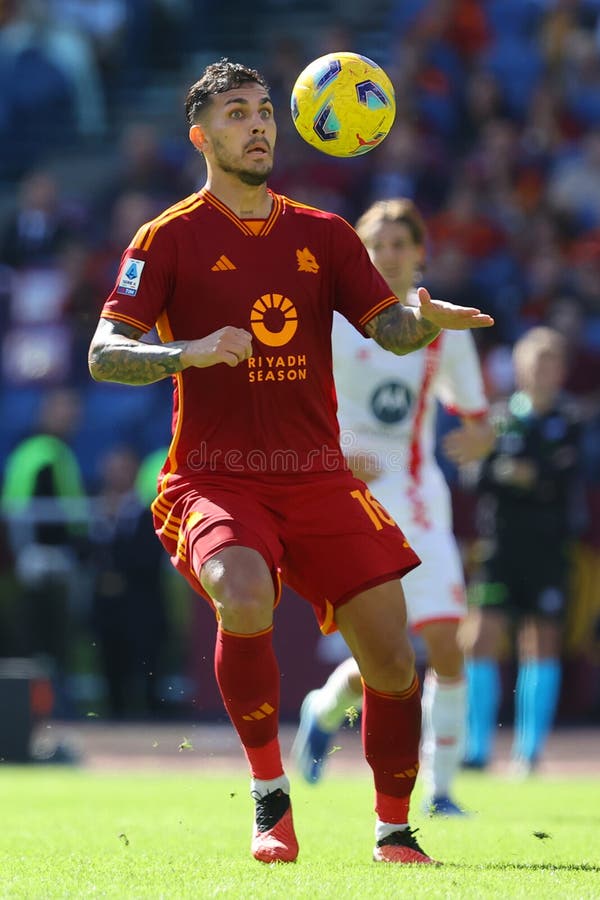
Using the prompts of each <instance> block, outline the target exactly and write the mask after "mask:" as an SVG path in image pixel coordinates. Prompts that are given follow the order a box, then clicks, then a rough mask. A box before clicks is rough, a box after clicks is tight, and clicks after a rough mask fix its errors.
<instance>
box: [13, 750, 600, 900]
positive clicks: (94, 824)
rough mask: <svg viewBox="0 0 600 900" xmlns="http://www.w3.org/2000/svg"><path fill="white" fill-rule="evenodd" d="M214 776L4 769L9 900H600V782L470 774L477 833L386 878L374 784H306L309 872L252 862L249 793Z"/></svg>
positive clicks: (437, 841) (461, 829)
mask: <svg viewBox="0 0 600 900" xmlns="http://www.w3.org/2000/svg"><path fill="white" fill-rule="evenodd" d="M198 763H199V765H198V774H191V773H189V774H185V775H182V774H177V775H173V774H150V773H138V774H136V773H134V774H132V773H131V772H128V773H101V774H100V773H96V772H90V771H86V770H85V769H81V770H77V769H74V770H63V769H57V768H50V767H47V768H42V767H39V768H36V769H33V768H19V767H9V766H2V768H1V769H0V798H1V801H0V810H1V829H0V897H2V898H27V900H37V898H40V900H46V898H48V900H50V898H72V897H73V898H74V897H77V898H78V897H109V898H119V900H124V898H153V900H158V898H178V900H179V898H202V900H204V898H210V897H218V898H239V900H245V898H248V897H251V898H263V897H264V898H286V900H288V898H311V900H314V898H335V900H337V898H359V900H360V898H365V897H369V898H372V900H378V898H411V900H414V898H419V900H421V898H452V900H459V898H479V900H481V898H488V897H498V898H513V897H515V898H516V897H519V898H521V897H522V898H525V897H527V898H536V900H537V898H543V900H548V898H568V900H570V898H600V809H599V804H598V799H599V791H598V783H597V782H596V783H594V781H592V780H572V779H569V780H552V781H551V780H546V779H542V778H540V779H532V780H530V781H527V782H522V783H516V782H511V781H508V780H506V779H500V778H498V777H492V776H489V775H481V774H468V775H467V774H465V775H463V776H461V778H460V780H459V783H458V785H457V795H458V796H460V799H461V801H462V802H463V803H464V804H465V806H466V807H468V808H469V809H471V810H473V812H474V813H475V814H474V815H473V816H472V818H470V819H468V820H460V821H457V820H450V819H446V820H444V819H441V820H438V819H429V818H426V817H424V816H423V815H421V814H419V812H418V811H417V810H418V801H419V798H420V792H419V791H418V790H417V791H416V798H415V802H414V806H415V814H414V815H413V822H412V824H413V826H415V827H419V828H420V832H419V838H420V839H421V842H422V845H423V848H424V849H425V850H426V851H427V852H428V853H430V854H431V855H432V856H434V857H436V858H438V859H440V860H442V861H443V862H444V863H445V865H444V866H443V867H441V868H433V867H427V866H424V867H414V866H413V867H403V866H389V865H375V864H374V863H372V862H371V861H370V854H371V849H372V844H373V821H374V816H373V813H372V811H371V810H372V789H371V781H370V778H369V777H368V776H367V775H363V774H361V775H357V776H354V777H339V776H337V775H332V776H331V777H330V778H329V779H327V780H325V781H324V783H323V784H322V785H318V786H316V787H310V786H307V785H305V784H303V783H302V782H301V780H300V779H299V778H298V777H295V778H294V783H293V802H294V819H295V823H296V830H297V832H298V837H299V840H300V857H299V859H298V862H297V863H296V864H290V865H276V866H265V865H263V864H261V863H257V862H255V861H254V860H253V859H252V858H251V857H250V855H249V841H250V828H251V820H252V804H251V801H250V798H249V796H248V780H247V779H246V778H245V777H243V776H242V775H241V774H240V775H232V776H225V775H221V774H220V775H218V776H217V775H215V776H214V777H212V776H210V774H208V773H207V770H206V768H203V766H202V761H201V760H200V759H199V760H198Z"/></svg>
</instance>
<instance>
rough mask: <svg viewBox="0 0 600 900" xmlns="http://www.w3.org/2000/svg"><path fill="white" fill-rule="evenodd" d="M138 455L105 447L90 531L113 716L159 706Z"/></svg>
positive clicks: (162, 618) (156, 618)
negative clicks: (93, 518)
mask: <svg viewBox="0 0 600 900" xmlns="http://www.w3.org/2000/svg"><path fill="white" fill-rule="evenodd" d="M138 469H139V459H138V457H137V455H136V454H135V453H134V452H133V451H132V450H130V449H128V448H126V447H125V448H118V449H115V450H113V451H111V452H109V453H108V454H107V456H106V457H105V458H104V460H103V463H102V483H101V486H100V491H99V494H98V496H97V498H96V504H97V505H96V513H97V514H96V516H95V520H94V529H93V535H92V546H93V551H92V570H93V582H94V586H93V606H92V620H91V624H92V629H93V631H94V633H95V634H96V635H97V639H98V643H99V648H100V659H101V664H102V673H103V675H104V678H105V680H106V686H107V689H108V707H109V714H110V716H111V717H113V718H116V719H121V718H123V717H125V716H127V715H128V716H131V715H135V714H139V713H143V714H146V715H152V714H155V713H157V712H159V711H160V710H161V709H164V706H161V701H160V698H159V695H158V683H159V678H160V674H161V662H162V661H161V654H162V651H163V649H164V647H165V645H166V640H167V628H166V626H167V617H166V613H165V603H164V597H163V587H162V577H161V573H162V568H163V567H162V553H161V548H160V545H159V544H158V541H157V540H156V536H155V534H154V528H153V525H152V514H151V512H150V507H149V505H147V503H146V502H145V498H144V501H142V499H141V498H140V496H139V495H138V493H137V491H136V489H135V485H136V477H137V474H138Z"/></svg>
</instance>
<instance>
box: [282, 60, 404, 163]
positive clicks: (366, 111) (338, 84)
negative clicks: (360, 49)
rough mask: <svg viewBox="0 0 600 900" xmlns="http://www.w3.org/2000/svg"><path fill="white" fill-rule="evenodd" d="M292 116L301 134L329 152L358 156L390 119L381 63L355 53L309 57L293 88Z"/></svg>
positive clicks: (389, 91) (392, 108) (389, 89)
mask: <svg viewBox="0 0 600 900" xmlns="http://www.w3.org/2000/svg"><path fill="white" fill-rule="evenodd" d="M291 107H292V119H293V122H294V125H295V126H296V129H297V131H298V133H299V134H300V136H301V137H303V138H304V140H305V141H307V142H308V143H309V144H310V145H311V146H312V147H316V148H317V150H322V151H323V153H328V154H329V155H330V156H341V157H350V156H361V155H362V154H363V153H368V151H369V150H372V149H373V147H376V146H377V145H378V144H380V143H381V142H382V140H383V139H384V137H385V136H386V135H387V134H388V132H389V130H390V128H391V127H392V125H393V124H394V117H395V115H396V100H395V97H394V88H393V85H392V82H391V81H390V79H389V78H388V76H387V75H386V73H385V72H384V71H383V69H382V68H381V66H378V65H377V63H375V62H373V60H371V59H368V58H367V57H366V56H361V55H360V54H358V53H346V52H340V53H327V54H326V55H325V56H320V57H319V58H318V59H315V60H313V62H311V63H310V64H309V65H308V66H307V67H306V68H305V69H304V70H303V71H302V72H301V73H300V75H299V76H298V78H297V79H296V83H295V84H294V87H293V89H292V97H291Z"/></svg>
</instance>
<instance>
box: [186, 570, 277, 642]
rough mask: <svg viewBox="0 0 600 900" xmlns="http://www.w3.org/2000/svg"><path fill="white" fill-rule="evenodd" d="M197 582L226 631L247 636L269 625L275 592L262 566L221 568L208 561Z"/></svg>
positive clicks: (271, 581) (269, 575) (266, 571)
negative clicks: (199, 581)
mask: <svg viewBox="0 0 600 900" xmlns="http://www.w3.org/2000/svg"><path fill="white" fill-rule="evenodd" d="M246 562H247V560H246ZM261 562H262V561H261ZM201 580H202V586H203V588H204V590H205V591H206V592H207V594H208V595H209V596H210V597H211V599H212V601H213V603H214V605H215V608H216V610H217V612H218V613H219V616H220V619H221V622H222V624H223V626H224V628H226V629H227V630H230V631H239V632H240V633H251V632H253V631H259V630H261V629H263V628H266V627H267V626H268V625H270V624H271V621H272V617H273V605H274V601H275V590H274V586H273V579H272V577H271V573H270V572H269V570H268V568H267V566H266V564H259V565H252V564H250V565H248V564H242V565H223V564H222V562H221V561H220V560H209V561H208V563H207V564H206V565H205V566H203V568H202V578H201Z"/></svg>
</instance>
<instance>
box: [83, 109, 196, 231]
mask: <svg viewBox="0 0 600 900" xmlns="http://www.w3.org/2000/svg"><path fill="white" fill-rule="evenodd" d="M181 143H182V147H183V141H182V142H181ZM188 143H189V142H188ZM177 150H178V148H177V147H176V146H170V145H169V144H168V142H167V141H166V139H165V137H164V135H163V134H162V133H161V131H160V129H159V128H158V127H157V126H156V125H155V124H154V123H152V122H150V121H134V122H130V123H128V124H127V125H126V127H125V128H124V129H123V132H122V133H121V135H120V138H119V142H118V154H117V157H116V161H115V167H114V171H113V172H112V173H111V175H110V176H109V177H108V179H107V180H106V181H105V182H100V183H99V184H96V185H95V186H94V189H93V192H94V202H93V205H94V207H95V211H96V217H97V220H98V221H99V222H100V223H102V222H104V221H105V220H106V216H107V215H110V214H111V208H112V207H113V206H114V204H115V202H116V201H117V200H118V198H119V197H120V196H121V195H123V194H138V195H143V196H144V197H145V198H146V200H147V203H148V204H153V205H154V206H155V208H156V210H157V211H158V210H162V209H164V208H165V206H170V205H171V204H172V203H174V202H175V201H176V200H177V199H178V198H180V197H181V196H182V195H183V196H185V195H186V194H191V193H192V191H193V190H194V182H193V181H192V179H191V177H189V175H188V173H187V170H186V168H185V165H184V159H183V158H182V157H184V156H185V155H187V154H188V150H187V147H185V149H181V151H180V152H179V153H178V152H176V151H177ZM140 224H141V223H140ZM132 236H133V235H132Z"/></svg>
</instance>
